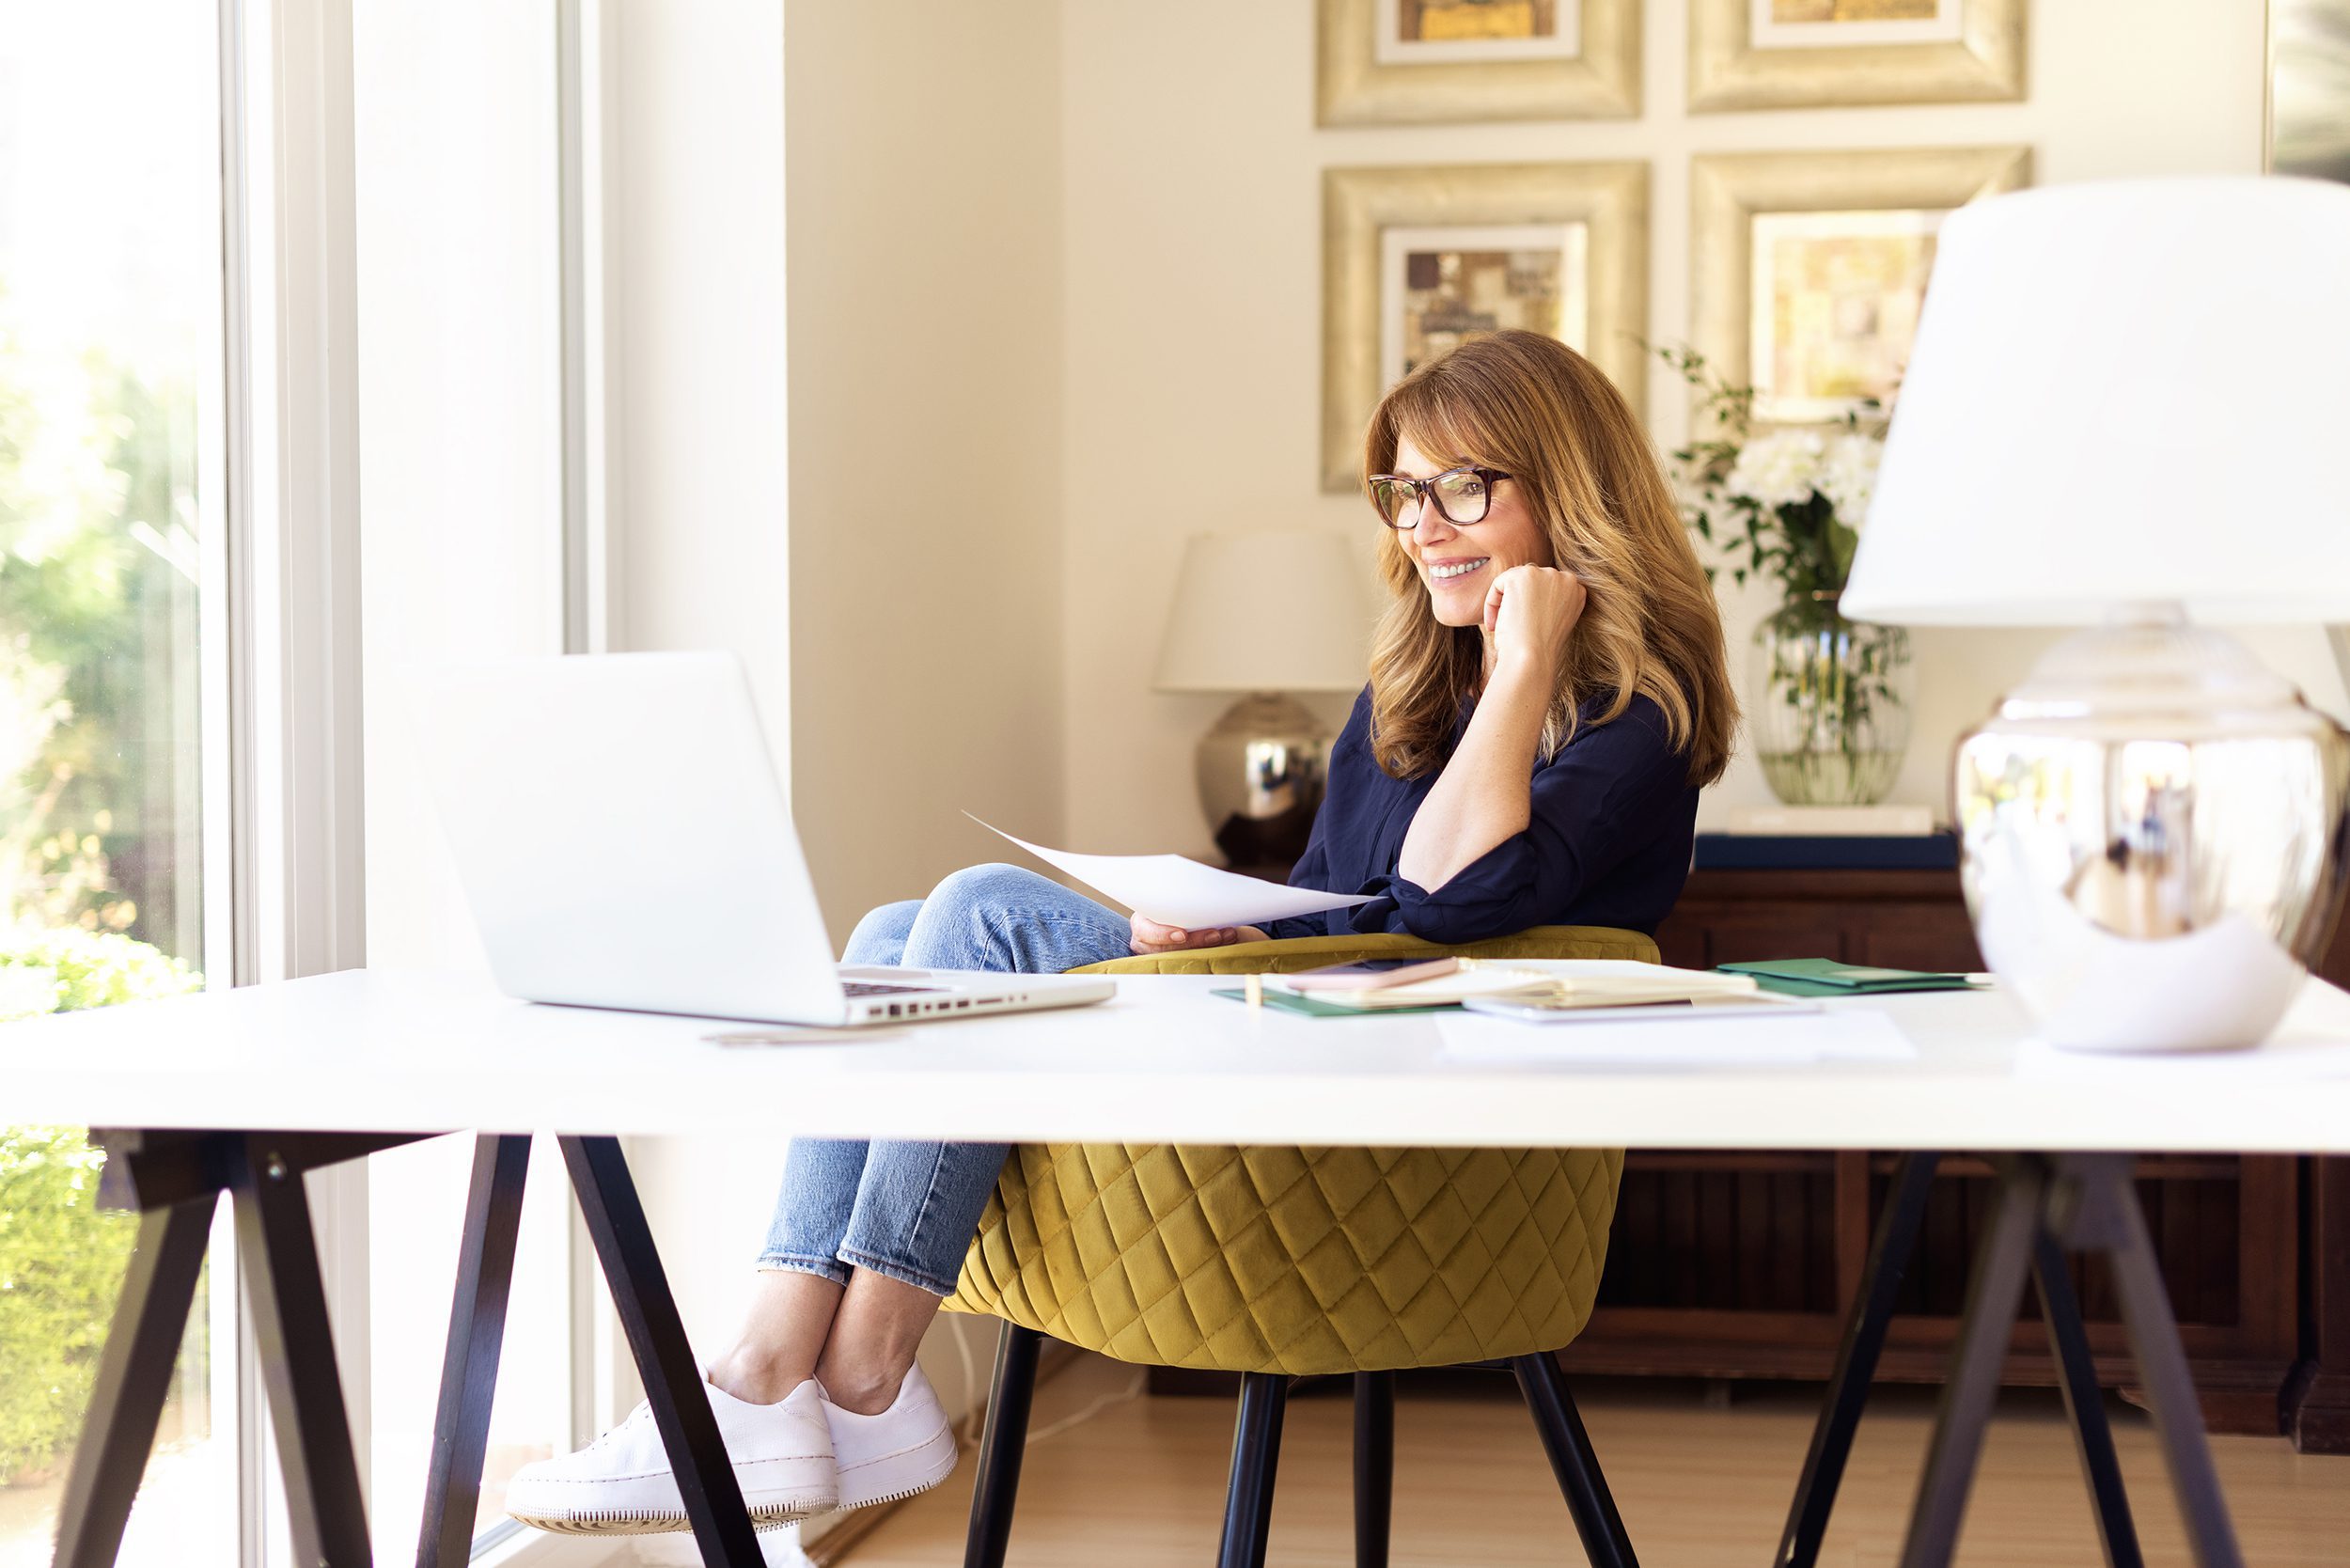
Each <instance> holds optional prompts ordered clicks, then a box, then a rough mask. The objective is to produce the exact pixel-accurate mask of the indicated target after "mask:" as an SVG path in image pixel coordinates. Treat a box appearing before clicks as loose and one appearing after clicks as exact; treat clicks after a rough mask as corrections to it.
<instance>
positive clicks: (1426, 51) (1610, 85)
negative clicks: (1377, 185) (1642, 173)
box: [1316, 0, 1640, 125]
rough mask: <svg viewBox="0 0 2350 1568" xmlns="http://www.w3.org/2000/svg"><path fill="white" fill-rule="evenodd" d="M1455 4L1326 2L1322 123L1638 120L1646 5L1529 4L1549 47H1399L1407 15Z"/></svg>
mask: <svg viewBox="0 0 2350 1568" xmlns="http://www.w3.org/2000/svg"><path fill="white" fill-rule="evenodd" d="M1445 3H1446V0H1321V19H1320V24H1319V29H1318V31H1319V38H1318V40H1317V43H1316V53H1317V55H1318V66H1317V71H1316V78H1317V95H1316V96H1317V112H1316V123H1317V124H1321V125H1427V124H1443V123H1449V122H1462V121H1468V120H1491V119H1637V118H1639V114H1640V0H1519V4H1522V5H1523V7H1524V8H1526V9H1527V10H1528V12H1539V13H1540V14H1542V15H1543V16H1544V18H1545V20H1546V22H1547V23H1548V25H1549V39H1548V41H1547V42H1545V40H1543V39H1535V38H1532V37H1522V38H1515V39H1508V38H1504V39H1484V40H1467V39H1464V40H1460V41H1458V42H1446V41H1442V40H1431V39H1410V40H1406V39H1401V38H1400V37H1399V36H1398V35H1399V33H1400V30H1401V29H1400V24H1399V19H1400V18H1402V17H1403V16H1405V14H1406V13H1407V11H1408V12H1410V14H1412V15H1415V16H1416V15H1417V14H1418V12H1417V8H1418V7H1421V6H1423V5H1431V4H1445ZM1450 3H1451V4H1453V5H1458V4H1459V3H1460V0H1450ZM1481 9H1483V8H1481ZM1495 9H1496V10H1498V9H1500V8H1499V7H1498V6H1496V8H1495Z"/></svg>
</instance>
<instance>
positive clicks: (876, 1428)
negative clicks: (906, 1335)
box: [823, 1367, 960, 1508]
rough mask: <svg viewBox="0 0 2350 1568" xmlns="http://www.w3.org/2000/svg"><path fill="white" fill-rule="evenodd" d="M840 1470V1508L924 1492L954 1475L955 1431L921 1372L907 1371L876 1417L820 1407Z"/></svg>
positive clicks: (827, 1405)
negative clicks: (893, 1395)
mask: <svg viewBox="0 0 2350 1568" xmlns="http://www.w3.org/2000/svg"><path fill="white" fill-rule="evenodd" d="M823 1410H824V1420H825V1422H826V1423H827V1424H828V1425H829V1426H831V1428H832V1451H833V1456H834V1458H835V1460H836V1461H837V1463H838V1466H839V1476H840V1506H841V1507H842V1508H866V1507H870V1506H871V1505H872V1504H874V1503H885V1502H896V1501H897V1500H898V1499H899V1498H900V1497H913V1496H914V1495H915V1494H916V1493H917V1492H927V1491H929V1490H930V1489H931V1488H932V1487H933V1486H935V1485H937V1484H938V1483H939V1482H942V1481H945V1480H946V1479H947V1478H948V1476H950V1475H952V1474H954V1471H955V1460H956V1458H957V1457H958V1456H959V1453H960V1450H959V1449H958V1447H957V1445H956V1442H955V1430H954V1427H953V1425H952V1424H951V1423H949V1422H948V1419H947V1412H946V1411H944V1410H942V1409H940V1408H939V1404H938V1396H937V1395H936V1394H935V1393H933V1392H932V1390H931V1380H930V1379H929V1378H927V1377H924V1376H923V1375H922V1369H921V1368H920V1367H909V1368H908V1369H907V1370H906V1376H905V1381H904V1382H903V1383H901V1384H900V1385H899V1386H898V1397H897V1399H896V1400H895V1401H894V1402H893V1403H891V1404H890V1406H889V1408H888V1409H886V1410H885V1411H883V1412H882V1413H881V1414H880V1415H878V1416H860V1415H858V1414H857V1413H856V1412H855V1411H854V1410H843V1409H841V1408H840V1406H838V1405H837V1404H835V1403H833V1402H832V1401H831V1400H830V1399H826V1400H825V1401H824V1402H823Z"/></svg>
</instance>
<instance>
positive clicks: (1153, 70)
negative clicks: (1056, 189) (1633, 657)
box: [1062, 0, 2342, 854]
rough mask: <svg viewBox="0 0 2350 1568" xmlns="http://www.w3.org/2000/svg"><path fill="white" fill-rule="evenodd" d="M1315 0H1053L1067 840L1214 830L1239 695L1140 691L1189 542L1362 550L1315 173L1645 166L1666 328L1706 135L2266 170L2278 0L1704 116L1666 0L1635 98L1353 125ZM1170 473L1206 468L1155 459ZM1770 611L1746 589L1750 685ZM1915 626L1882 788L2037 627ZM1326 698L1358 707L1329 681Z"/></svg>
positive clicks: (2295, 662)
mask: <svg viewBox="0 0 2350 1568" xmlns="http://www.w3.org/2000/svg"><path fill="white" fill-rule="evenodd" d="M1313 10H1314V8H1312V7H1310V6H1306V5H1302V4H1298V5H1285V6H1267V5H1263V4H1261V0H1192V3H1190V4H1186V5H1182V6H1130V5H1120V4H1113V3H1109V0H1066V3H1065V4H1064V6H1063V8H1062V14H1063V18H1064V23H1065V26H1066V36H1065V39H1064V41H1063V45H1062V48H1063V71H1062V84H1063V95H1064V97H1063V102H1064V105H1065V108H1064V117H1065V118H1064V125H1063V135H1062V147H1063V149H1064V166H1065V169H1066V203H1067V205H1066V213H1065V218H1064V224H1065V234H1066V244H1065V260H1064V268H1065V276H1066V299H1067V320H1066V322H1065V325H1064V327H1063V332H1064V334H1065V336H1066V339H1067V342H1068V345H1069V349H1068V367H1069V370H1068V384H1067V386H1066V389H1065V393H1064V396H1065V400H1066V405H1065V406H1066V408H1067V411H1068V416H1067V421H1066V427H1065V428H1066V431H1067V438H1066V446H1065V454H1066V455H1065V463H1066V478H1065V480H1064V490H1065V493H1066V494H1067V495H1068V496H1069V498H1070V500H1069V512H1068V524H1067V551H1068V557H1069V565H1068V569H1067V570H1068V579H1067V595H1066V599H1067V618H1066V623H1067V626H1068V632H1069V651H1068V663H1067V672H1066V681H1067V691H1068V713H1069V728H1070V735H1071V741H1070V751H1069V764H1068V783H1067V793H1068V801H1069V809H1068V823H1069V837H1070V840H1071V841H1072V842H1073V843H1074V844H1076V845H1078V846H1080V847H1082V848H1085V849H1089V850H1100V851H1141V850H1152V849H1179V850H1184V851H1188V852H1191V853H1197V854H1205V853H1208V852H1209V840H1208V834H1207V825H1206V823H1204V822H1202V821H1201V820H1200V815H1199V808H1198V807H1197V805H1196V803H1195V796H1194V791H1193V787H1192V781H1191V752H1192V746H1193V745H1194V744H1195V742H1196V740H1197V738H1198V736H1199V733H1200V732H1201V731H1202V730H1204V729H1206V728H1207V726H1208V725H1209V724H1210V723H1211V722H1212V721H1213V720H1214V715H1215V713H1216V712H1217V711H1218V709H1219V707H1220V705H1221V700H1222V699H1219V698H1179V697H1158V696H1154V695H1152V692H1151V690H1150V675H1151V664H1152V656H1153V652H1154V650H1155V644H1156V636H1157V633H1158V629H1159V627H1160V625H1161V623H1162V621H1163V619H1164V618H1165V615H1166V608H1167V600H1168V595H1169V591H1170V589H1171V585H1172V582H1173V578H1174V573H1175V568H1176V564H1177V561H1178V559H1179V556H1180V552H1181V549H1182V544H1183V536H1184V535H1185V534H1187V533H1189V532H1191V531H1194V530H1197V529H1201V528H1208V527H1229V528H1248V527H1270V526H1296V525H1315V526H1326V527H1330V528H1333V529H1337V530H1340V531H1341V532H1343V533H1344V534H1345V535H1346V536H1347V537H1349V538H1350V539H1353V540H1355V541H1357V542H1358V545H1359V548H1360V549H1361V550H1362V551H1363V552H1364V553H1365V554H1366V555H1368V554H1369V553H1370V551H1371V548H1372V546H1373V543H1374V538H1373V532H1372V526H1371V523H1370V522H1369V521H1368V516H1367V513H1366V512H1365V510H1364V508H1363V506H1362V503H1361V502H1359V501H1357V500H1355V499H1353V498H1352V497H1340V496H1329V495H1325V494H1322V492H1321V491H1320V489H1319V488H1318V485H1317V482H1316V463H1317V455H1316V453H1317V445H1316V443H1317V431H1318V424H1317V421H1318V418H1319V409H1320V397H1321V393H1320V381H1319V376H1320V366H1321V363H1322V344H1321V337H1322V331H1321V276H1322V250H1321V232H1320V226H1321V218H1320V212H1321V208H1320V180H1321V171H1322V170H1323V169H1324V167H1327V166H1330V165H1348V164H1411V165H1441V164H1448V163H1470V162H1484V161H1495V162H1509V161H1535V160H1553V159H1557V160H1581V159H1613V158H1642V159H1646V160H1648V161H1649V162H1650V164H1651V169H1652V180H1653V184H1652V188H1651V212H1652V224H1653V227H1652V229H1651V234H1650V247H1649V248H1650V254H1651V257H1652V274H1651V287H1650V301H1651V305H1650V320H1649V330H1650V332H1651V334H1652V335H1653V337H1658V338H1661V339H1673V338H1682V337H1686V336H1687V334H1688V330H1689V304H1688V298H1689V275H1688V264H1687V251H1688V235H1689V180H1688V169H1689V159H1690V157H1691V155H1692V154H1695V153H1699V152H1709V151H1717V150H1720V151H1728V150H1762V149H1836V148H1872V147H1904V146H1916V145H1936V144H1975V143H2025V144H2029V146H2030V147H2031V148H2032V149H2033V151H2034V158H2035V178H2036V179H2037V180H2039V181H2040V182H2042V183H2053V182H2058V181H2063V180H2086V179H2095V178H2102V177H2107V176H2117V175H2130V174H2155V173H2185V172H2229V171H2236V172H2250V171H2254V170H2257V169H2258V168H2259V166H2260V157H2261V113H2262V109H2261V92H2262V88H2261V84H2262V79H2263V74H2264V68H2263V57H2264V56H2263V38H2262V8H2261V7H2260V6H2258V5H2255V4H2250V3H2248V0H2245V3H2239V4H2233V5H2216V4H2212V3H2210V0H2059V3H2048V0H2044V3H2042V4H2039V5H2036V6H2034V7H2033V8H2032V14H2031V21H2030V27H2031V32H2030V40H2029V53H2030V58H2031V79H2030V89H2029V97H2028V99H2027V100H2026V101H2025V102H2020V103H2014V104H1980V105H1938V106H1916V107H1899V108H1882V109H1818V110H1800V111H1783V112H1775V113H1768V114H1744V115H1704V116H1690V115H1686V114H1684V111H1683V108H1682V105H1683V102H1684V96H1685V95H1684V59H1685V39H1686V33H1685V30H1684V17H1685V14H1686V7H1685V5H1684V0H1649V3H1648V5H1647V8H1646V14H1645V19H1644V26H1645V32H1646V48H1645V60H1646V65H1645V92H1644V102H1645V104H1646V108H1645V112H1644V114H1643V116H1642V118H1639V119H1637V120H1626V121H1558V122H1553V123H1548V124H1522V125H1464V126H1441V127H1424V128H1395V129H1359V130H1344V131H1321V130H1316V129H1315V128H1314V125H1313V97H1314V93H1313V81H1314V55H1313V49H1314V20H1313ZM2158 325H2159V323H2150V327H2152V328H2154V329H2158ZM1648 404H1649V407H1648V412H1649V416H1650V421H1651V426H1652V429H1653V431H1654V432H1655V433H1656V435H1657V436H1658V438H1659V440H1660V444H1661V445H1664V446H1671V445H1674V444H1677V442H1678V441H1679V440H1680V438H1681V437H1682V434H1683V432H1684V429H1685V427H1686V403H1685V398H1684V392H1683V390H1682V388H1681V387H1680V386H1679V384H1678V383H1676V382H1672V381H1670V380H1669V378H1668V377H1666V376H1664V375H1662V374H1657V375H1652V377H1651V378H1650V388H1649V399H1648ZM1179 468H1180V469H1183V470H1186V471H1199V470H1206V471H1210V472H1212V473H1213V474H1214V476H1215V478H1216V481H1217V482H1216V483H1215V485H1214V489H1213V491H1212V492H1211V491H1207V490H1205V489H1204V487H1202V486H1201V485H1199V484H1198V483H1182V484H1167V483H1161V482H1157V480H1156V478H1155V477H1156V476H1158V475H1161V474H1163V473H1165V472H1167V471H1168V470H1172V469H1179ZM1202 494H1212V495H1213V497H1214V499H1213V500H1212V501H1211V502H1209V503H1207V504H1204V505H1203V504H1202V501H1201V499H1200V497H1201V496H1202ZM2214 524H2215V527H2216V528H2218V527H2224V526H2225V520H2224V519H2215V520H2214ZM1724 586H1725V588H1728V581H1727V578H1725V580H1724ZM1762 607H1763V605H1762V604H1761V602H1760V601H1759V600H1753V601H1743V602H1739V603H1735V604H1732V605H1731V609H1730V614H1729V617H1728V619H1729V632H1730V636H1731V656H1732V660H1733V664H1734V665H1735V666H1736V667H1737V670H1738V673H1739V676H1740V679H1741V682H1742V683H1743V681H1744V667H1745V657H1744V656H1745V644H1746V639H1747V635H1748V634H1749V632H1750V629H1751V627H1752V625H1753V623H1754V620H1755V619H1756V618H1757V614H1758V612H1759V610H1760V609H1761V608H1762ZM1918 644H1919V674H1920V679H1919V705H1918V710H1917V720H1918V722H1917V734H1916V736H1915V738H1914V740H1913V742H1912V745H1911V747H1910V753H1909V759H1908V762H1907V765H1906V767H1905V768H1904V772H1903V774H1902V776H1901V778H1900V781H1899V783H1898V785H1897V786H1896V791H1895V798H1897V799H1901V800H1910V801H1919V802H1926V803H1931V804H1935V805H1936V806H1941V805H1943V803H1944V801H1945V797H1946V793H1947V782H1946V774H1947V768H1948V761H1949V754H1950V746H1951V742H1952V740H1953V739H1954V738H1955V736H1956V734H1957V732H1958V731H1959V729H1962V728H1963V727H1965V726H1966V725H1967V724H1970V723H1972V722H1973V721H1974V720H1975V719H1977V718H1979V717H1981V716H1982V714H1983V713H1986V712H1987V711H1988V709H1989V707H1990V704H1991V703H1992V701H1993V699H1994V698H1996V696H1997V695H1998V693H1999V692H2000V691H2001V690H2002V689H2004V688H2005V686H2006V685H2008V684H2010V683H2012V682H2013V679H2014V678H2015V677H2016V676H2017V675H2019V674H2020V673H2021V672H2022V671H2023V669H2025V668H2026V667H2028V666H2029V662H2030V659H2031V657H2032V656H2033V655H2034V654H2035V653H2036V652H2037V651H2038V649H2039V648H2040V647H2042V646H2044V645H2045V638H2039V637H2017V636H2012V635H1989V634H1984V633H1975V632H1929V633H1924V634H1921V635H1919V638H1918ZM2258 646H2259V647H2260V648H2261V650H2262V651H2263V652H2264V654H2266V655H2267V656H2268V657H2270V658H2271V659H2272V660H2274V661H2275V662H2277V663H2278V664H2279V666H2282V667H2284V668H2285V670H2286V672H2287V673H2288V674H2290V675H2292V676H2293V677H2294V678H2295V679H2296V680H2299V681H2301V682H2303V683H2304V685H2305V687H2306V688H2307V689H2308V690H2309V691H2310V693H2311V697H2312V698H2313V699H2316V700H2318V701H2320V702H2322V703H2331V704H2334V705H2335V706H2336V707H2337V708H2339V707H2340V706H2341V705H2342V690H2341V684H2340V682H2339V679H2338V678H2337V677H2336V675H2335V674H2334V673H2333V670H2332V666H2331V664H2330V661H2329V660H2328V659H2327V658H2326V654H2325V652H2324V648H2323V644H2322V641H2321V639H2320V638H2319V637H2318V635H2317V634H2316V633H2315V632H2313V631H2309V632H2300V631H2295V632H2290V633H2282V634H2274V635H2267V636H2264V637H2263V638H2260V639H2258ZM1328 711H1329V712H1330V713H1331V715H1332V717H1333V719H1334V721H1335V720H1336V719H1337V718H1340V717H1342V716H1343V713H1344V702H1343V700H1342V699H1340V700H1335V701H1333V702H1331V703H1330V704H1329V706H1328ZM1769 798H1770V796H1769V792H1768V791H1767V789H1766V787H1765V786H1764V784H1763V779H1762V776H1761V774H1760V771H1759V770H1758V769H1757V768H1756V767H1755V765H1754V763H1753V760H1752V759H1751V758H1750V757H1742V758H1741V759H1740V760H1739V761H1738V762H1737V763H1736V764H1735V765H1734V767H1733V769H1732V771H1731V774H1730V776H1728V777H1727V778H1725V779H1724V781H1723V782H1722V783H1721V784H1720V785H1719V786H1717V787H1716V788H1715V789H1714V790H1711V791H1709V792H1707V796H1706V801H1705V808H1704V813H1705V814H1704V819H1703V820H1708V821H1711V820H1716V819H1718V817H1719V816H1720V814H1721V813H1722V812H1723V810H1724V809H1725V808H1726V807H1727V806H1728V805H1730V804H1731V803H1734V802H1742V801H1767V800H1768V799H1769Z"/></svg>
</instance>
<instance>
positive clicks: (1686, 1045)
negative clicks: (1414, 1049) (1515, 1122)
mask: <svg viewBox="0 0 2350 1568" xmlns="http://www.w3.org/2000/svg"><path fill="white" fill-rule="evenodd" d="M1435 1025H1436V1035H1437V1038H1438V1039H1440V1040H1441V1041H1442V1042H1443V1043H1444V1054H1445V1055H1446V1056H1447V1057H1449V1058H1453V1059H1454V1060H1458V1061H1492V1062H1510V1063H1524V1064H1527V1065H1534V1064H1543V1065H1551V1064H1557V1065H1559V1066H1569V1067H1574V1066H1594V1067H1786V1066H1801V1065H1803V1064H1805V1063H1808V1062H1818V1061H1907V1060H1908V1059H1909V1058H1912V1057H1914V1056H1916V1055H1917V1054H1918V1048H1917V1047H1916V1046H1915V1045H1912V1044H1911V1043H1909V1037H1908V1036H1907V1035H1905V1034H1904V1033H1902V1030H1901V1026H1900V1025H1898V1024H1896V1023H1894V1022H1893V1020H1892V1019H1891V1018H1889V1017H1888V1016H1887V1015H1886V1014H1885V1013H1883V1012H1881V1011H1876V1010H1875V1009H1872V1008H1850V1009H1845V1008H1837V1009H1832V1010H1829V1011H1824V1012H1805V1013H1799V1014H1797V1015H1795V1016H1794V1017H1789V1018H1756V1017H1753V1016H1750V1015H1741V1016H1738V1017H1734V1018H1708V1017H1706V1016H1704V1015H1703V1014H1702V1013H1697V1012H1692V1013H1690V1014H1688V1015H1687V1016H1685V1017H1680V1018H1670V1019H1667V1018H1642V1019H1638V1020H1628V1021H1626V1022H1624V1023H1621V1024H1610V1023H1602V1022H1596V1021H1594V1022H1588V1023H1577V1024H1575V1025H1574V1026H1572V1027H1562V1026H1558V1025H1548V1024H1519V1023H1514V1022H1512V1021H1511V1020H1510V1019H1507V1018H1488V1017H1483V1016H1481V1015H1478V1014H1473V1013H1463V1014H1461V1015H1460V1016H1458V1017H1454V1016H1452V1015H1451V1014H1449V1013H1448V1014H1445V1015H1444V1016H1442V1017H1439V1018H1437V1019H1436V1020H1435Z"/></svg>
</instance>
